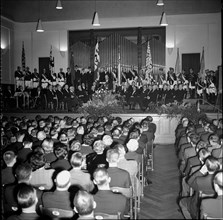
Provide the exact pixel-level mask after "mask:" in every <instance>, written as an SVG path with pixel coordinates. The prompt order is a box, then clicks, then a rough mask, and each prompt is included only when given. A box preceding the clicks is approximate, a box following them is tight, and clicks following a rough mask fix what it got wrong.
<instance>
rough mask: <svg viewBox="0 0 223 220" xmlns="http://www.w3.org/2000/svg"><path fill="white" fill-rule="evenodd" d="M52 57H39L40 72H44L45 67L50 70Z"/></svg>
mask: <svg viewBox="0 0 223 220" xmlns="http://www.w3.org/2000/svg"><path fill="white" fill-rule="evenodd" d="M49 63H50V58H49V57H39V73H42V72H43V69H46V72H47V73H49V72H50V68H49Z"/></svg>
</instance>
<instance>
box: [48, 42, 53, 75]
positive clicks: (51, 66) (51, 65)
mask: <svg viewBox="0 0 223 220" xmlns="http://www.w3.org/2000/svg"><path fill="white" fill-rule="evenodd" d="M53 67H54V57H53V56H52V46H51V48H50V63H49V68H50V71H51V72H52V71H53Z"/></svg>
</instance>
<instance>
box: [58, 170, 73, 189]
mask: <svg viewBox="0 0 223 220" xmlns="http://www.w3.org/2000/svg"><path fill="white" fill-rule="evenodd" d="M69 182H70V172H69V171H67V170H63V171H61V172H60V173H58V174H57V177H56V183H57V186H58V187H61V188H62V187H65V186H67V184H68V183H69Z"/></svg>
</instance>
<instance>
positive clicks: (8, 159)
mask: <svg viewBox="0 0 223 220" xmlns="http://www.w3.org/2000/svg"><path fill="white" fill-rule="evenodd" d="M3 160H4V162H5V164H6V165H9V164H11V163H13V162H16V155H15V153H14V152H13V151H6V152H5V153H4V154H3Z"/></svg>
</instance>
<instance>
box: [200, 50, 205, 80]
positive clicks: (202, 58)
mask: <svg viewBox="0 0 223 220" xmlns="http://www.w3.org/2000/svg"><path fill="white" fill-rule="evenodd" d="M204 69H205V63H204V47H203V50H202V55H201V62H200V72H199V77H200V78H201V79H202V81H203V80H204V79H205V70H204Z"/></svg>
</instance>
